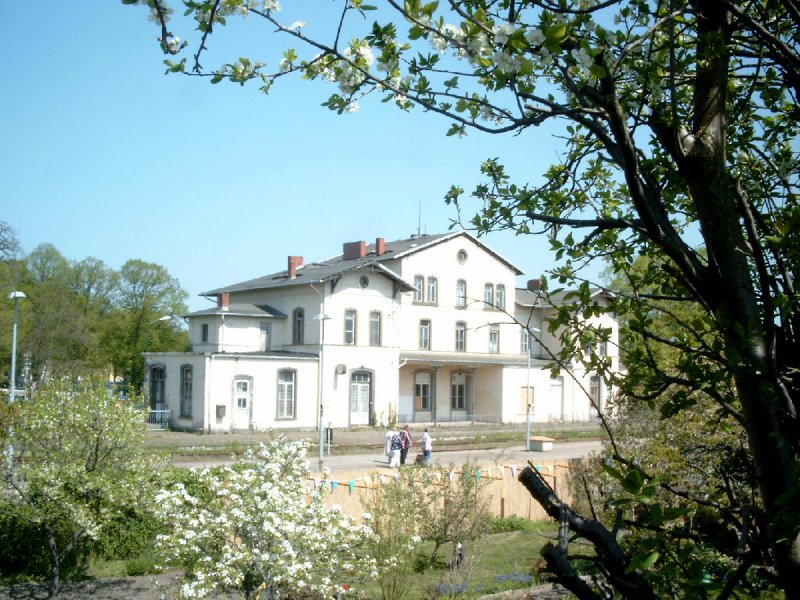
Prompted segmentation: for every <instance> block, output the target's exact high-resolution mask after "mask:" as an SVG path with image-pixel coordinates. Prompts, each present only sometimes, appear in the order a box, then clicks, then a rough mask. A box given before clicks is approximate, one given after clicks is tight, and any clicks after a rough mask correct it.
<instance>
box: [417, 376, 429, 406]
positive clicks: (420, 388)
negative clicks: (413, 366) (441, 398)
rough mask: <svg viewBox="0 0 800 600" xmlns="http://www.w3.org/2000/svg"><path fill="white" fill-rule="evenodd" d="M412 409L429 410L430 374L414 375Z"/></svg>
mask: <svg viewBox="0 0 800 600" xmlns="http://www.w3.org/2000/svg"><path fill="white" fill-rule="evenodd" d="M414 408H415V409H416V410H430V409H431V374H430V373H428V372H427V371H419V372H417V373H415V374H414Z"/></svg>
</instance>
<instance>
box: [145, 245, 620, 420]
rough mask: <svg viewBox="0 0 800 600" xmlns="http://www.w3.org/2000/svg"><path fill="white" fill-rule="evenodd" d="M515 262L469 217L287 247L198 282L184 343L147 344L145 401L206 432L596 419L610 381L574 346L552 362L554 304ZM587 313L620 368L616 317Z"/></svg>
mask: <svg viewBox="0 0 800 600" xmlns="http://www.w3.org/2000/svg"><path fill="white" fill-rule="evenodd" d="M520 275H522V271H520V270H519V269H518V268H517V267H515V266H514V265H512V264H511V263H510V262H508V261H507V260H506V259H504V258H503V257H502V256H500V255H499V254H498V253H496V252H494V251H493V250H492V249H491V248H489V247H488V246H486V245H485V244H483V243H482V242H481V241H480V240H478V239H476V238H475V237H473V236H472V235H470V234H469V233H467V232H464V231H459V232H452V233H446V234H440V235H418V236H412V237H411V238H409V239H404V240H398V241H394V242H387V241H385V240H384V239H383V238H378V239H376V240H375V243H374V244H367V243H366V242H363V241H362V242H350V243H345V244H344V245H343V249H342V254H341V255H339V256H336V257H334V258H331V259H328V260H324V261H321V262H313V263H308V264H306V262H305V261H304V259H303V257H301V256H289V257H288V260H287V265H286V269H285V270H282V271H278V272H277V273H273V274H271V275H267V276H264V277H259V278H257V279H252V280H250V281H244V282H242V283H237V284H234V285H228V286H225V287H220V288H217V289H213V290H210V291H208V292H205V293H203V294H201V295H202V296H206V297H208V298H210V299H212V300H214V301H215V303H216V305H215V306H213V307H212V308H209V309H207V310H201V311H198V312H194V313H191V314H189V315H186V320H187V322H188V324H189V339H190V344H191V351H190V352H180V353H179V352H165V353H145V355H144V357H145V390H146V392H147V394H148V395H149V402H150V408H151V410H153V411H168V412H163V413H159V414H161V415H164V416H165V418H166V420H168V422H169V425H170V426H171V427H173V428H176V429H188V430H191V429H194V430H203V431H207V432H226V431H233V430H266V429H281V428H296V429H306V428H316V427H318V426H319V425H320V424H321V425H322V426H323V427H334V428H347V427H355V426H370V425H371V426H379V425H386V424H390V423H392V424H393V423H398V422H399V423H411V422H417V423H420V422H426V423H428V422H430V423H441V422H451V421H480V422H495V423H500V422H502V423H514V422H524V421H525V420H526V419H528V418H530V419H531V420H532V421H533V422H549V421H558V420H561V421H587V420H590V419H592V418H594V417H595V416H596V414H597V412H596V410H595V408H594V406H597V407H600V408H601V409H602V407H604V405H605V403H606V401H607V398H608V395H609V393H610V390H608V389H606V388H605V387H604V383H603V379H602V378H601V377H600V376H599V375H598V374H596V373H592V372H586V371H585V370H584V368H583V367H582V366H581V363H580V361H576V362H575V363H574V367H573V369H572V370H571V371H572V375H567V374H566V373H563V374H562V376H559V377H552V376H551V371H550V364H551V357H552V356H553V355H555V354H557V353H558V350H559V343H558V339H557V337H556V336H554V335H552V334H551V333H550V332H549V330H548V328H547V324H546V323H544V325H543V321H544V320H546V319H547V317H548V316H549V315H550V314H552V312H553V311H555V310H556V308H555V307H554V306H553V304H552V298H551V303H548V304H545V303H544V302H542V300H541V298H540V293H539V291H538V287H537V285H536V284H538V283H539V282H538V280H534V281H531V282H529V285H528V286H527V287H526V288H523V289H518V288H517V287H516V280H517V277H518V276H520ZM598 294H600V292H598ZM600 295H601V296H602V294H600ZM601 299H602V298H601ZM592 319H593V322H592V324H593V325H594V326H599V327H603V328H606V329H607V330H608V331H609V332H610V334H611V335H610V338H609V339H610V341H609V342H606V343H603V344H602V347H600V348H598V349H596V350H598V351H599V352H600V354H603V355H605V356H606V360H607V361H610V363H611V365H612V369H619V361H618V356H617V351H616V350H617V344H616V339H617V332H618V325H617V322H616V320H615V319H614V318H612V317H610V316H603V317H592ZM593 402H594V406H593ZM320 409H321V410H322V415H320ZM529 410H530V415H529V414H528V411H529Z"/></svg>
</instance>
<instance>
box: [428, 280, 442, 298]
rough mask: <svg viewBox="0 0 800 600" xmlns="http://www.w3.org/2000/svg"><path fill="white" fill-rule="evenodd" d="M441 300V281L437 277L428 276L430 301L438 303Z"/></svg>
mask: <svg viewBox="0 0 800 600" xmlns="http://www.w3.org/2000/svg"><path fill="white" fill-rule="evenodd" d="M438 300H439V282H438V280H437V279H436V277H428V302H430V303H431V304H436V302H438Z"/></svg>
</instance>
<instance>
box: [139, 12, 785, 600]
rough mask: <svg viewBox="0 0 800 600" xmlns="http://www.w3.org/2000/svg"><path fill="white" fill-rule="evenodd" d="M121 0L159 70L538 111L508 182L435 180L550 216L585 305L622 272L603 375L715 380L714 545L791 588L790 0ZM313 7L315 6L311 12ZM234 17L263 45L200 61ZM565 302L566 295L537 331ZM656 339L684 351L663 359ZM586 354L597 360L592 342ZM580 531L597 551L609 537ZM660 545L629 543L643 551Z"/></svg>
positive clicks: (690, 402)
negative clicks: (596, 273) (156, 48)
mask: <svg viewBox="0 0 800 600" xmlns="http://www.w3.org/2000/svg"><path fill="white" fill-rule="evenodd" d="M123 1H124V2H125V3H129V4H143V5H145V6H146V7H148V8H149V10H150V13H151V18H152V20H153V21H154V22H155V23H156V24H157V26H158V28H159V31H160V34H159V43H160V45H161V47H162V49H163V50H164V52H165V53H166V54H167V55H168V58H167V61H166V64H167V69H168V71H169V72H174V73H183V74H186V75H189V76H193V77H203V78H209V79H210V80H211V82H212V83H219V82H222V81H230V82H233V83H237V84H241V85H245V84H247V83H249V82H255V83H257V84H258V86H259V87H260V89H261V90H262V91H264V92H265V93H267V92H270V91H272V90H273V88H277V87H279V86H278V84H279V82H280V81H281V80H282V79H283V78H285V77H288V76H291V75H295V74H296V75H300V76H302V77H303V78H306V79H310V80H323V81H326V82H329V83H330V84H331V85H332V86H333V88H334V89H333V91H332V93H331V94H330V95H329V97H327V99H326V100H325V101H324V105H325V106H327V107H328V108H329V109H331V110H334V111H336V112H339V113H342V112H346V111H354V110H356V109H357V107H358V104H359V103H363V102H364V101H365V100H366V99H367V98H368V97H370V96H376V97H380V98H381V99H382V100H383V101H385V102H387V103H390V104H394V105H396V106H397V107H398V108H399V109H401V110H405V111H410V110H418V109H421V110H424V111H426V112H427V113H430V114H433V115H438V116H440V117H441V118H443V120H444V122H445V124H446V126H447V127H448V129H447V133H448V134H449V135H459V136H463V135H466V134H467V133H468V132H469V131H471V130H480V131H483V132H487V133H491V134H515V135H516V134H524V133H528V131H529V130H532V129H534V128H536V127H539V126H541V125H543V124H552V126H553V127H554V128H556V131H559V132H560V133H559V134H558V137H557V143H558V146H559V150H560V154H559V156H558V159H557V161H556V162H555V163H554V164H552V165H549V166H546V165H545V166H542V167H541V168H540V169H538V170H537V171H536V172H534V173H530V174H523V175H524V176H526V177H529V179H530V180H534V179H535V180H536V181H537V182H538V183H536V184H531V183H526V182H525V181H522V182H515V181H514V180H512V177H511V175H510V174H509V173H507V172H506V169H505V167H504V165H503V162H502V160H501V159H500V158H492V159H488V160H487V161H486V162H485V163H484V165H483V167H482V173H483V176H484V178H485V181H482V182H481V183H480V184H479V185H478V186H476V188H475V189H474V190H472V191H471V193H469V194H467V193H466V192H465V190H463V189H462V188H460V187H458V186H453V187H452V188H451V189H450V191H449V192H448V193H447V194H446V198H445V200H446V201H447V202H448V203H451V204H452V205H454V206H455V207H456V209H457V210H458V211H459V214H461V213H462V212H464V211H467V217H466V218H467V219H468V220H469V221H470V223H471V225H472V226H473V227H474V228H476V229H477V230H478V231H479V232H488V231H491V230H496V229H512V230H515V231H517V232H519V233H523V234H544V235H547V236H548V237H549V239H550V243H551V245H552V248H553V251H554V253H555V255H556V257H557V258H558V259H559V260H560V263H559V265H560V266H559V268H558V269H557V271H556V272H555V273H554V274H553V275H554V278H555V279H557V280H558V281H559V283H561V284H576V283H578V284H580V285H579V287H578V289H579V292H578V293H577V294H576V295H575V297H574V299H575V302H576V303H578V304H580V305H581V306H582V307H584V308H585V309H586V310H600V309H599V308H597V307H595V306H593V304H592V301H591V295H590V290H589V286H588V283H587V282H585V281H583V280H582V279H581V275H580V268H581V267H582V266H583V265H585V264H587V263H588V262H590V261H593V260H598V259H599V260H605V261H607V263H608V265H609V266H610V268H611V271H612V272H613V273H614V274H615V275H616V276H618V277H622V278H624V279H626V280H627V282H628V286H627V289H628V290H629V292H628V293H627V294H624V295H622V296H619V299H618V302H616V303H615V304H614V305H613V306H612V307H611V310H616V311H618V312H619V313H620V314H621V316H622V317H623V318H624V319H625V320H626V322H627V323H628V329H629V331H630V333H631V335H632V336H633V338H632V339H636V340H638V342H637V345H636V348H637V351H636V352H635V353H634V352H628V354H627V355H625V356H623V359H624V360H625V361H626V362H628V364H629V365H636V366H637V368H638V367H641V368H642V370H641V371H639V372H641V373H646V376H642V377H639V378H637V380H636V381H634V382H631V381H630V380H623V381H609V383H613V384H615V385H616V386H618V388H619V390H620V394H621V396H622V397H628V398H631V399H635V400H642V401H645V402H648V403H656V402H662V404H663V409H662V411H661V412H662V414H663V415H664V416H665V418H669V416H670V415H674V414H676V413H678V412H681V411H691V410H693V407H696V406H697V405H698V400H699V399H701V398H702V399H711V401H712V402H713V405H714V407H715V408H714V411H715V414H716V417H715V418H717V417H718V418H725V419H730V420H731V422H733V423H735V426H736V427H740V428H741V430H742V433H743V437H745V438H746V451H745V453H744V457H745V458H744V463H743V464H742V467H741V471H740V475H741V476H742V477H743V478H744V479H746V480H748V481H749V482H750V483H751V484H752V494H751V495H749V497H748V498H746V499H745V498H742V497H739V496H737V497H733V495H730V494H729V497H728V498H727V499H726V500H725V503H726V511H727V512H725V515H726V516H725V519H724V521H725V522H727V523H730V524H731V526H732V527H733V528H734V529H735V530H736V531H737V532H738V533H737V536H738V537H739V539H740V540H741V542H740V544H739V545H738V546H737V547H734V548H726V549H725V550H724V551H723V552H724V553H725V555H726V556H728V557H729V559H730V561H731V563H730V564H732V565H733V566H732V567H731V568H730V569H729V576H730V577H731V578H733V580H736V581H743V580H744V579H743V578H745V579H746V577H747V576H748V575H747V574H748V573H750V572H751V571H752V569H753V568H754V567H753V565H754V564H757V563H760V562H762V561H766V564H767V567H766V568H765V569H763V570H762V572H763V574H765V575H764V576H765V577H772V578H773V579H774V581H776V582H778V584H779V585H780V586H781V587H782V588H783V589H784V590H785V592H786V594H787V597H791V598H798V597H800V578H797V577H796V576H795V574H796V573H797V572H800V551H798V550H797V548H798V547H799V546H800V538H799V537H798V535H799V534H800V472H799V471H800V470H799V469H798V453H800V427H798V416H797V414H798V408H800V375H798V374H799V373H800V347H798V346H799V345H800V343H799V342H798V331H797V328H798V323H799V322H800V320H799V319H798V316H799V315H798V305H799V303H800V296H799V295H798V293H797V291H796V289H795V284H794V281H795V278H796V274H797V269H798V249H800V243H799V242H800V240H798V235H800V234H798V232H800V227H798V225H800V208H798V206H797V202H796V198H797V192H798V174H799V173H800V169H798V161H797V158H798V157H797V131H798V119H800V111H799V110H798V108H797V106H798V95H799V94H800V52H798V35H800V33H798V32H800V5H798V4H797V2H796V1H795V0H782V1H779V2H769V3H752V4H751V3H740V2H736V1H735V0H698V1H697V2H692V3H686V2H680V1H679V0H668V1H666V2H651V1H647V0H634V1H632V2H623V1H618V0H584V1H582V2H577V3H571V2H565V1H558V0H450V1H449V2H428V3H426V2H423V1H421V0H406V1H404V2H400V1H397V0H383V1H381V2H377V1H376V4H377V5H378V6H371V5H368V4H366V3H365V2H364V1H363V0H341V1H337V2H335V3H325V4H321V3H319V2H318V1H317V2H300V1H299V0H298V1H293V2H286V3H285V4H286V7H285V9H286V10H285V11H282V10H281V6H280V4H279V3H278V2H277V1H276V0H261V1H255V0H253V1H250V0H185V1H184V3H183V4H184V8H185V11H186V12H185V15H184V16H183V17H175V16H174V15H173V14H172V12H171V10H172V9H171V8H170V7H169V6H168V5H167V3H166V1H162V0H123ZM332 7H334V8H336V7H338V9H337V10H335V11H332V10H331V8H332ZM303 10H306V11H307V12H306V17H305V18H304V17H303V15H302V11H303ZM320 10H322V11H324V14H325V17H324V22H323V23H322V25H321V26H319V25H318V24H316V23H315V27H314V28H313V29H312V27H311V26H310V25H308V26H306V25H305V23H306V22H308V21H310V20H312V19H313V18H315V17H316V18H317V20H319V11H320ZM329 11H330V12H329ZM289 12H291V13H292V14H287V13H289ZM295 13H296V14H295ZM235 17H241V18H247V19H248V21H247V24H248V26H252V27H258V26H260V25H263V26H264V29H265V30H266V31H267V32H271V33H274V35H272V36H269V35H268V36H266V37H265V39H264V43H265V44H266V45H267V46H266V49H265V50H262V51H264V52H265V53H266V56H261V57H257V58H256V57H245V58H237V59H236V60H229V61H227V62H223V63H222V64H220V65H212V66H210V67H209V66H207V64H206V60H207V59H208V58H209V56H208V55H209V49H210V48H211V47H212V46H211V39H212V36H213V34H214V33H215V32H217V31H218V30H219V29H220V28H221V27H223V26H225V25H226V24H227V23H228V21H229V20H230V19H232V18H235ZM193 30H194V33H193ZM312 31H313V33H312ZM184 38H185V39H184ZM189 39H191V44H190V43H189V41H188V40H189ZM236 56H241V54H237V55H236ZM473 203H474V204H473ZM470 213H474V216H472V217H469V214H470ZM642 258H644V259H647V260H646V265H645V266H641V263H638V264H639V266H638V267H637V268H634V265H636V264H637V261H638V260H639V259H642ZM664 301H670V302H674V303H678V304H683V305H687V306H691V307H693V310H694V311H695V314H697V315H698V317H697V318H696V319H691V320H683V321H681V320H679V319H675V320H674V322H673V324H672V329H671V331H669V332H667V335H664V334H663V332H657V331H655V330H654V329H653V327H652V325H653V320H652V312H653V307H654V305H656V304H657V303H659V302H664ZM568 318H569V317H568V316H567V311H565V312H564V313H563V314H561V315H560V316H559V317H558V319H557V322H556V323H555V324H554V331H555V330H556V329H555V327H556V326H557V325H558V324H559V322H560V324H568V321H567V319H568ZM562 330H566V328H565V329H562ZM581 341H582V340H581V339H580V336H577V337H575V338H574V339H573V343H574V344H575V345H576V347H579V345H580V344H581ZM633 346H634V345H630V347H633ZM659 348H670V349H672V350H674V351H675V353H676V354H678V355H680V356H681V357H685V359H679V360H677V361H675V362H673V363H671V364H670V365H669V367H668V368H667V367H665V365H663V364H660V363H659V362H658V357H659V352H658V351H657V350H658V349H659ZM594 366H596V367H597V368H598V370H599V371H600V372H602V361H600V360H597V361H596V362H595V363H594ZM667 394H668V396H666V395H667ZM664 398H668V399H667V400H664ZM698 418H704V416H703V415H698ZM611 454H612V456H611V459H612V460H613V461H614V462H615V465H616V466H615V467H614V468H613V469H612V470H611V471H610V472H613V473H617V474H618V475H619V478H620V480H621V481H622V482H623V483H625V482H627V483H628V484H630V485H633V484H634V483H636V484H637V485H638V488H641V489H644V488H647V489H654V490H656V489H657V490H660V491H662V492H670V493H679V492H680V490H678V489H676V488H675V487H674V486H672V487H670V486H669V485H668V484H666V483H665V482H663V481H661V480H660V479H659V478H656V477H654V476H653V475H652V474H651V473H650V472H649V471H648V469H647V468H646V465H636V464H634V462H632V461H631V460H630V459H629V458H626V457H623V456H621V455H620V454H619V453H618V452H615V451H614V450H613V447H612V452H611ZM538 489H539V487H538V486H531V490H532V493H534V495H536V494H537V493H539V492H536V491H535V490H538ZM541 493H542V494H544V492H541ZM643 498H644V497H642V499H640V500H641V501H642V502H643ZM537 499H538V500H539V501H540V502H545V503H551V502H552V498H551V497H549V496H548V497H547V498H544V497H541V498H540V497H537ZM714 510H721V508H720V506H719V505H715V506H714ZM638 514H640V515H641V514H642V511H639V513H638ZM720 514H721V513H720ZM662 516H663V513H662ZM570 523H571V522H570ZM662 524H663V523H662ZM662 524H656V525H655V526H654V527H655V529H652V528H651V531H658V532H661V531H662V530H663V527H662ZM598 525H599V524H598ZM651 525H652V523H651ZM573 530H574V529H573ZM659 535H660V533H659ZM665 535H666V534H665ZM596 539H598V540H602V539H605V538H604V536H599V537H597V538H596ZM675 539H677V538H675ZM597 544H598V545H599V546H598V547H597V550H598V555H600V556H603V555H604V554H607V553H608V552H610V551H611V550H610V549H608V548H603V547H601V546H602V544H603V542H602V541H598V542H597ZM793 548H794V550H793ZM614 551H616V550H614ZM632 552H633V551H632ZM673 555H675V556H677V554H674V553H670V552H661V553H650V554H648V555H647V558H646V559H641V560H639V561H638V562H637V561H636V560H632V561H629V563H628V564H629V566H630V568H631V569H632V570H634V571H636V570H639V571H641V572H645V571H648V570H653V569H658V568H660V567H661V566H662V565H665V564H667V562H668V561H669V560H672V559H669V558H668V557H669V556H673ZM653 557H656V558H653ZM659 557H660V558H659ZM556 558H559V557H556ZM562 558H563V557H562ZM676 560H677V559H676ZM563 562H564V561H559V560H553V562H552V564H551V567H552V568H553V569H554V570H556V571H558V569H559V566H558V565H559V564H563ZM631 565H632V566H631ZM562 571H563V569H562ZM675 572H676V573H686V572H688V571H687V570H683V571H682V570H680V569H678V570H676V571H675ZM562 574H564V575H565V579H564V580H566V579H567V577H566V576H567V575H569V574H568V573H562ZM664 580H665V581H674V580H675V579H674V578H672V577H670V576H665V577H664ZM610 583H611V585H615V583H616V584H619V585H622V584H621V583H620V582H619V581H617V582H615V581H614V578H613V577H612V578H610ZM641 584H642V585H644V586H648V585H654V584H653V583H652V582H651V581H644V582H641ZM665 585H666V584H665ZM688 585H690V584H687V586H688ZM691 585H694V584H691ZM581 593H585V591H584V590H582V591H581ZM726 593H728V594H729V593H731V592H730V590H728V591H727V592H726Z"/></svg>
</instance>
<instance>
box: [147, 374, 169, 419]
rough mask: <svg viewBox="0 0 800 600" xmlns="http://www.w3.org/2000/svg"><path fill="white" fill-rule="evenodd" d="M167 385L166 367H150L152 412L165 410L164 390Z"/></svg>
mask: <svg viewBox="0 0 800 600" xmlns="http://www.w3.org/2000/svg"><path fill="white" fill-rule="evenodd" d="M166 383H167V369H166V368H164V365H153V366H152V367H150V408H151V409H152V410H165V409H166V401H165V396H164V388H165V387H166Z"/></svg>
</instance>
